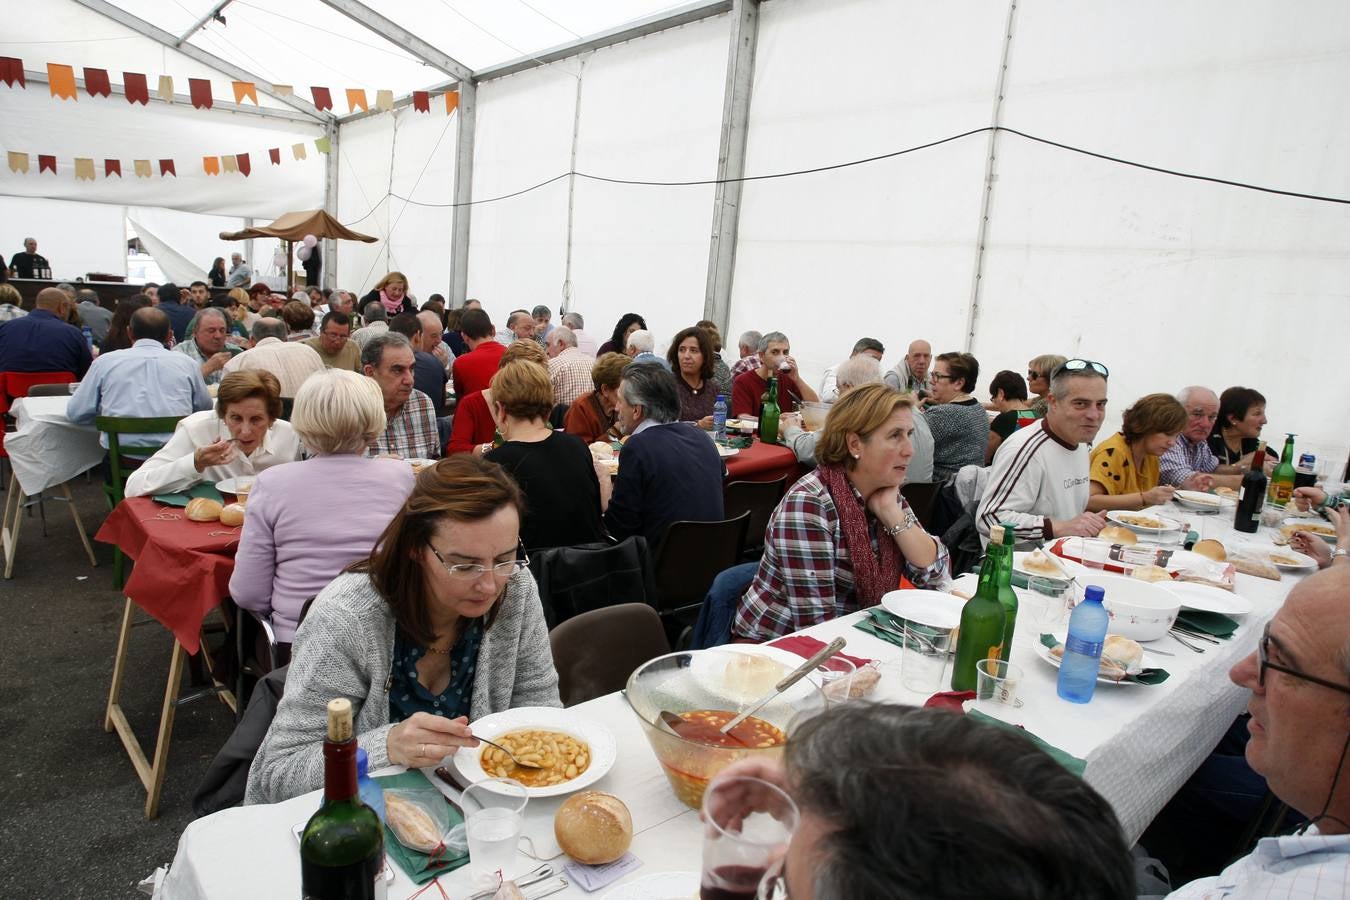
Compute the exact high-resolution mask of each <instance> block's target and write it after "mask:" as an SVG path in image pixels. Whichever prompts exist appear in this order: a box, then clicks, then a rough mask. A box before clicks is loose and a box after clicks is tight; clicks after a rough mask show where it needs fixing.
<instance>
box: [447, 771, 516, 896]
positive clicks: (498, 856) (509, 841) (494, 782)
mask: <svg viewBox="0 0 1350 900" xmlns="http://www.w3.org/2000/svg"><path fill="white" fill-rule="evenodd" d="M528 801H529V791H528V789H527V788H526V787H525V785H523V784H521V783H520V782H519V781H516V780H515V779H513V778H489V779H488V780H486V781H480V782H478V783H477V784H471V785H469V787H468V788H467V789H465V791H464V796H463V798H462V799H461V801H460V806H461V807H463V809H464V834H465V837H466V838H467V840H468V844H469V875H470V877H471V878H472V879H473V880H474V882H475V883H479V884H484V885H490V886H493V887H495V886H497V885H499V884H501V883H502V882H503V881H506V880H509V878H510V875H508V874H507V873H508V872H509V871H510V870H511V869H513V868H514V864H515V861H516V844H517V843H518V842H519V841H520V832H521V829H522V827H523V825H524V823H525V804H526V803H527V802H528Z"/></svg>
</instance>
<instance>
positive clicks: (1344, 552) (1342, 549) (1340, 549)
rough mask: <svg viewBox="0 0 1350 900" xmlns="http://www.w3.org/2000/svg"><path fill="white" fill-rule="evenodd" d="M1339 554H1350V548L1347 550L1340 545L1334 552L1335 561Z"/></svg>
mask: <svg viewBox="0 0 1350 900" xmlns="http://www.w3.org/2000/svg"><path fill="white" fill-rule="evenodd" d="M1338 556H1350V550H1347V549H1345V548H1344V547H1339V548H1337V549H1336V550H1335V551H1333V552H1332V554H1331V558H1332V560H1333V561H1334V560H1335V559H1336V557H1338Z"/></svg>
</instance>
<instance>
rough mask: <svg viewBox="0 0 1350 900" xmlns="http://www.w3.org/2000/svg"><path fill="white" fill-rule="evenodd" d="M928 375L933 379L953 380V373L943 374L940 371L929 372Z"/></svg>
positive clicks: (954, 377) (954, 378)
mask: <svg viewBox="0 0 1350 900" xmlns="http://www.w3.org/2000/svg"><path fill="white" fill-rule="evenodd" d="M928 377H929V378H931V379H932V380H934V381H955V380H956V376H955V375H943V374H942V373H941V372H929V373H928Z"/></svg>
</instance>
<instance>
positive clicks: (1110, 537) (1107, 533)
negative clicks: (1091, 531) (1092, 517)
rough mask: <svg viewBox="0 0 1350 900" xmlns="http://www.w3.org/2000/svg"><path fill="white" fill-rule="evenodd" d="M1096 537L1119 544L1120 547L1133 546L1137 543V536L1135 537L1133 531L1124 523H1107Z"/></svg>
mask: <svg viewBox="0 0 1350 900" xmlns="http://www.w3.org/2000/svg"><path fill="white" fill-rule="evenodd" d="M1097 537H1099V538H1101V539H1102V540H1104V541H1110V542H1111V543H1113V544H1119V545H1120V546H1122V547H1133V546H1134V545H1135V544H1137V543H1139V538H1137V537H1135V536H1134V532H1133V531H1131V530H1130V529H1128V528H1126V527H1125V526H1124V525H1107V526H1106V527H1105V528H1103V529H1102V530H1101V531H1100V532H1099V533H1098V534H1097Z"/></svg>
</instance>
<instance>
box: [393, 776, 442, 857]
mask: <svg viewBox="0 0 1350 900" xmlns="http://www.w3.org/2000/svg"><path fill="white" fill-rule="evenodd" d="M384 819H385V822H386V823H388V825H389V830H390V831H392V832H393V833H394V837H396V838H398V841H399V843H400V844H402V845H403V846H405V847H409V848H411V849H413V850H417V851H419V852H421V853H432V852H435V850H436V848H437V847H439V846H441V831H440V828H439V827H438V826H437V825H436V820H435V819H433V818H431V813H429V812H427V811H426V810H424V809H422V808H421V807H420V806H418V805H417V804H416V803H412V802H410V801H408V800H405V799H404V798H403V797H400V796H399V795H398V794H396V793H394V792H393V791H385V792H384Z"/></svg>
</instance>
